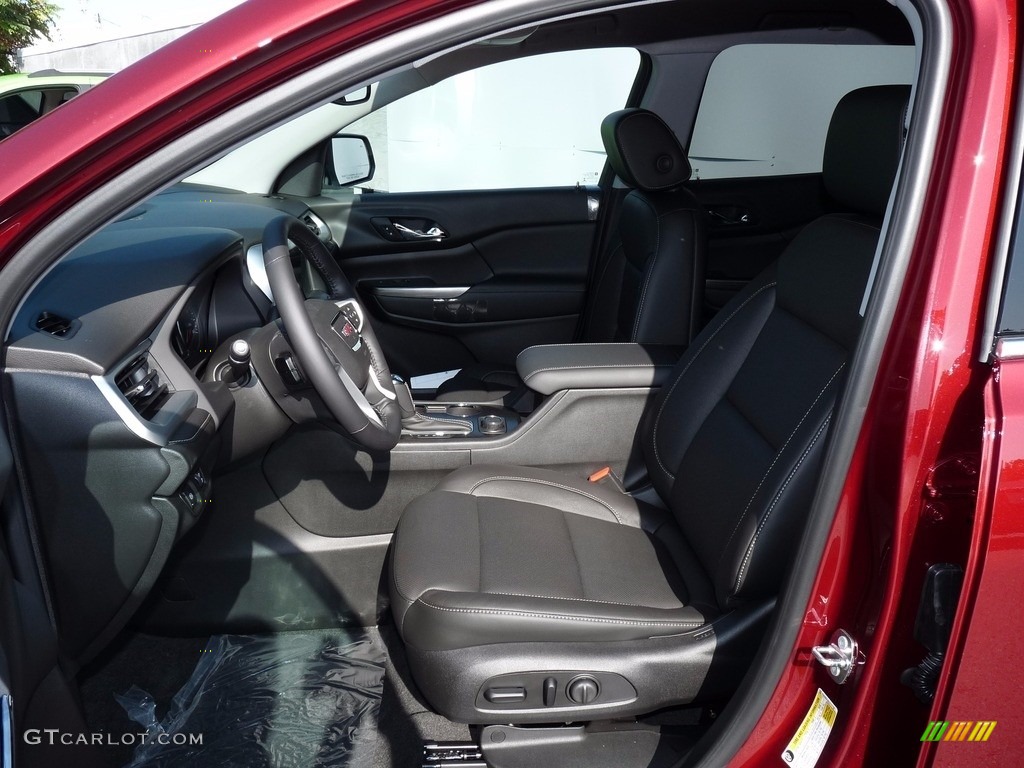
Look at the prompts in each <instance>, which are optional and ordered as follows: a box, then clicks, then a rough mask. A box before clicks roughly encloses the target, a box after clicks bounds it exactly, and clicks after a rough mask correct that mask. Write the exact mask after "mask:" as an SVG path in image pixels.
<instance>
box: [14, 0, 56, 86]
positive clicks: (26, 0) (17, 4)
mask: <svg viewBox="0 0 1024 768" xmlns="http://www.w3.org/2000/svg"><path fill="white" fill-rule="evenodd" d="M59 10H60V8H58V7H57V6H56V5H54V4H53V3H48V2H46V0H0V74H5V75H6V74H10V73H11V72H17V71H18V65H17V53H18V50H19V49H21V48H25V47H26V46H28V45H31V43H32V41H34V40H35V39H36V38H38V37H45V38H46V39H47V40H49V39H50V28H51V27H52V26H53V17H54V15H55V14H56V13H57V11H59Z"/></svg>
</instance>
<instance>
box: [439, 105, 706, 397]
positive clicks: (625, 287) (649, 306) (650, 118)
mask: <svg viewBox="0 0 1024 768" xmlns="http://www.w3.org/2000/svg"><path fill="white" fill-rule="evenodd" d="M601 135H602V138H603V139H604V144H605V151H606V152H607V153H608V159H609V162H610V163H611V165H612V168H613V169H614V170H615V172H616V175H617V176H619V178H621V179H622V180H623V181H624V182H625V183H626V184H628V185H629V186H631V187H633V188H634V189H633V190H632V191H630V192H629V194H627V195H626V197H625V198H624V199H623V201H622V204H621V206H620V208H619V211H618V219H617V221H616V224H615V226H614V227H613V229H612V231H611V236H610V237H609V238H608V242H607V246H606V251H605V253H603V254H602V257H601V258H599V259H598V260H597V261H596V264H595V269H596V270H597V274H596V275H595V280H594V283H593V288H592V291H593V296H592V297H591V300H590V302H589V304H588V306H587V311H586V316H585V318H584V323H583V332H582V337H581V339H580V341H583V342H634V343H639V344H658V345H666V346H670V347H673V348H674V353H675V355H676V356H677V357H678V354H679V353H680V352H682V350H683V349H684V348H685V347H686V345H687V344H688V343H689V342H690V340H691V339H692V338H693V337H694V335H695V334H696V333H697V330H698V328H699V323H700V316H701V308H702V304H701V296H702V293H703V290H704V264H705V259H706V256H705V234H704V215H703V212H702V211H701V209H700V206H699V205H698V203H697V200H696V198H694V196H693V195H692V194H691V193H690V192H689V191H688V190H685V189H682V188H680V187H679V185H680V184H682V183H683V182H684V181H686V180H687V179H688V178H689V177H690V166H689V163H688V162H687V159H686V150H685V149H684V148H683V147H682V146H681V145H680V143H679V140H678V139H676V137H675V134H673V133H672V131H671V130H670V129H669V127H668V126H667V125H665V123H664V121H662V119H661V118H660V117H658V116H657V115H655V114H654V113H653V112H648V111H647V110H643V109H626V110H621V111H619V112H615V113H613V114H611V115H609V116H608V117H607V118H605V120H604V122H603V123H602V126H601ZM661 169H665V170H661ZM521 384H522V383H521V382H520V381H519V379H518V378H517V377H516V372H515V371H514V370H510V369H507V368H504V367H502V366H499V365H491V364H488V363H480V364H478V365H476V366H468V367H466V368H464V369H463V370H462V371H460V372H459V374H457V375H456V376H455V377H454V378H452V379H450V380H448V381H446V382H445V383H444V384H442V385H441V386H440V387H439V388H438V392H437V399H438V400H441V401H445V402H493V401H497V400H505V401H506V402H508V398H507V396H508V394H509V392H511V391H513V390H514V389H515V387H517V386H520V385H521ZM481 395H482V397H481ZM513 399H514V398H513Z"/></svg>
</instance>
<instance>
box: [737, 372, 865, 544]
mask: <svg viewBox="0 0 1024 768" xmlns="http://www.w3.org/2000/svg"><path fill="white" fill-rule="evenodd" d="M845 367H846V361H845V360H844V361H843V364H842V365H840V366H839V368H837V369H836V372H835V373H833V374H832V377H831V378H830V379H829V380H828V381H826V382H825V386H823V387H822V388H821V391H820V392H818V396H817V397H815V398H814V401H813V402H812V403H811V404H810V406H808V408H807V410H806V411H804V415H803V416H801V417H800V421H798V422H797V423H796V426H795V427H793V431H792V432H790V433H789V437H787V438H786V442H784V443H783V444H782V447H781V448H779V450H777V451H776V452H775V458H773V459H772V463H771V464H769V465H768V469H766V470H765V471H764V475H763V476H762V477H761V482H759V483H758V484H757V488H755V489H754V492H753V493H752V494H750V499H748V500H747V506H746V507H744V508H743V514H742V515H740V517H739V519H738V520H737V521H736V525H735V526H733V529H732V533H730V534H729V538H728V539H726V541H725V546H724V547H722V554H721V556H720V557H719V559H718V562H719V563H721V562H722V558H724V557H725V555H726V552H727V551H728V549H729V544H731V543H732V540H733V537H734V536H735V535H736V531H738V530H739V529H740V525H742V524H743V521H744V520H746V519H747V513H748V512H750V506H751V505H752V504H753V503H754V499H755V498H756V497H757V492H758V491H760V490H761V486H763V485H764V482H765V480H767V479H768V475H770V474H771V472H772V470H773V469H775V465H776V464H777V463H778V462H779V459H780V458H781V457H782V453H783V451H785V450H786V446H788V445H789V443H790V441H792V439H793V437H794V436H795V435H796V433H797V431H798V430H799V429H800V427H801V425H802V424H803V423H804V421H806V420H807V417H808V416H810V415H811V411H812V410H814V406H816V405H817V404H818V401H819V400H821V396H822V395H823V394H825V390H826V389H828V387H829V385H830V384H831V383H832V382H833V381H835V380H836V376H838V375H839V374H840V373H841V372H842V370H843V368H845Z"/></svg>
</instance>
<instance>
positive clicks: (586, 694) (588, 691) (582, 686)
mask: <svg viewBox="0 0 1024 768" xmlns="http://www.w3.org/2000/svg"><path fill="white" fill-rule="evenodd" d="M600 692H601V686H599V685H598V684H597V680H595V679H594V678H592V677H591V676H590V675H580V676H579V677H577V678H576V679H575V680H572V681H570V682H569V685H568V686H566V689H565V695H566V696H568V697H569V701H571V702H573V703H574V704H590V703H591V702H592V701H594V699H596V698H597V696H598V694H599V693H600Z"/></svg>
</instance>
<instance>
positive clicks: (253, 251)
mask: <svg viewBox="0 0 1024 768" xmlns="http://www.w3.org/2000/svg"><path fill="white" fill-rule="evenodd" d="M245 268H246V270H247V271H248V272H249V279H250V280H252V284H253V285H255V286H256V287H257V288H259V289H260V290H261V291H262V292H263V295H264V296H266V297H267V298H268V299H270V301H271V302H273V301H274V294H273V292H271V290H270V278H268V277H267V265H266V264H264V263H263V243H256V244H255V245H253V246H251V247H250V248H249V250H248V251H246V252H245Z"/></svg>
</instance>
